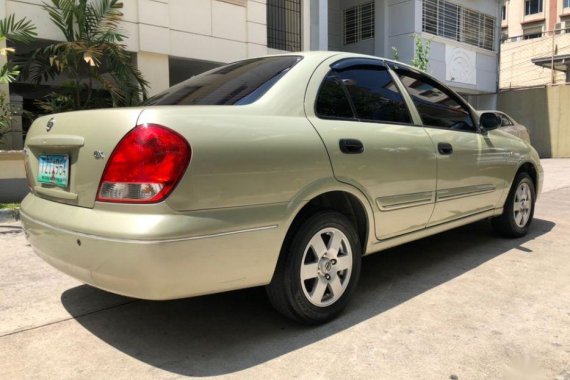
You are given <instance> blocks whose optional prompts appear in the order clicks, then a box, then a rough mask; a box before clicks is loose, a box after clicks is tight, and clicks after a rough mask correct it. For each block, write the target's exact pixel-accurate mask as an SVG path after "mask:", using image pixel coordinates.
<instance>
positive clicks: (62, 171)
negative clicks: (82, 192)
mask: <svg viewBox="0 0 570 380" xmlns="http://www.w3.org/2000/svg"><path fill="white" fill-rule="evenodd" d="M39 164H40V166H39V171H38V182H40V183H50V184H52V185H56V186H61V187H67V185H68V183H69V156H68V155H67V154H48V155H42V156H40V159H39Z"/></svg>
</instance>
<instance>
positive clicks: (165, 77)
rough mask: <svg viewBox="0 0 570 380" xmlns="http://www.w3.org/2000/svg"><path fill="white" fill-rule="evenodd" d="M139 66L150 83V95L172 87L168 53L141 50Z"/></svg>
mask: <svg viewBox="0 0 570 380" xmlns="http://www.w3.org/2000/svg"><path fill="white" fill-rule="evenodd" d="M137 66H138V68H139V70H140V71H141V73H142V75H143V76H144V79H146V80H147V81H148V83H149V90H148V95H149V96H152V95H155V94H157V93H159V92H161V91H163V90H166V89H167V88H168V87H170V81H169V79H170V74H169V69H168V55H166V54H157V53H149V52H146V51H139V52H138V53H137Z"/></svg>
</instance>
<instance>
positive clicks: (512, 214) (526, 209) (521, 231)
mask: <svg viewBox="0 0 570 380" xmlns="http://www.w3.org/2000/svg"><path fill="white" fill-rule="evenodd" d="M535 200H536V190H535V188H534V183H533V181H532V178H531V177H530V176H529V175H528V174H527V173H525V172H523V173H519V174H518V175H517V176H516V178H515V180H514V182H513V186H512V187H511V191H510V192H509V196H508V197H507V200H506V202H505V206H504V209H503V214H501V216H498V217H496V218H494V219H492V220H491V222H492V224H493V227H494V228H495V230H496V231H497V232H498V233H499V234H501V235H503V236H506V237H510V238H517V237H521V236H524V235H526V234H527V233H528V229H529V227H530V224H531V222H532V218H533V216H534V203H535Z"/></svg>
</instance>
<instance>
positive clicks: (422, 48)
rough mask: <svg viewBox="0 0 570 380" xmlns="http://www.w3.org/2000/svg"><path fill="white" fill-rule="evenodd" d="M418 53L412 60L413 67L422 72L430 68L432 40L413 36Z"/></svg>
mask: <svg viewBox="0 0 570 380" xmlns="http://www.w3.org/2000/svg"><path fill="white" fill-rule="evenodd" d="M413 38H414V43H415V45H416V51H415V53H414V58H413V59H412V66H414V67H415V68H417V69H420V70H422V71H427V70H428V68H429V51H430V48H431V40H424V39H422V38H421V37H420V36H419V35H417V34H415V33H414V35H413Z"/></svg>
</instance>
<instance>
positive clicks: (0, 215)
mask: <svg viewBox="0 0 570 380" xmlns="http://www.w3.org/2000/svg"><path fill="white" fill-rule="evenodd" d="M18 220H20V208H15V209H2V210H0V223H6V222H15V221H18Z"/></svg>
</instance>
